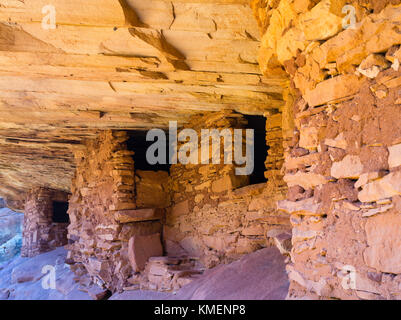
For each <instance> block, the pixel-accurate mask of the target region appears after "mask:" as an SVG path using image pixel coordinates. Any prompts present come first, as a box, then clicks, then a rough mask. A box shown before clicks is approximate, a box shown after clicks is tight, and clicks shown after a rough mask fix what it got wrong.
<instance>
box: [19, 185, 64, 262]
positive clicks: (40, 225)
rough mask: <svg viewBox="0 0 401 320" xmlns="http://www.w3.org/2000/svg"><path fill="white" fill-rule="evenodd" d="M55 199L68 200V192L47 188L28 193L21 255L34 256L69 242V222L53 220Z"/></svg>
mask: <svg viewBox="0 0 401 320" xmlns="http://www.w3.org/2000/svg"><path fill="white" fill-rule="evenodd" d="M53 201H67V194H65V193H63V192H59V191H55V190H51V189H47V188H35V189H32V190H31V191H30V192H29V193H28V195H27V197H26V201H25V212H24V230H23V235H22V248H21V256H23V257H33V256H36V255H38V254H40V253H43V252H47V251H50V250H53V249H55V248H56V247H60V246H63V245H65V244H67V226H68V223H55V222H53V220H52V216H53Z"/></svg>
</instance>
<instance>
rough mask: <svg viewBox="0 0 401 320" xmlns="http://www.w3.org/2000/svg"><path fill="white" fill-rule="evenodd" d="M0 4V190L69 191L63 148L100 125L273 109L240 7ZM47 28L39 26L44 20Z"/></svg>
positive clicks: (269, 81) (106, 0)
mask: <svg viewBox="0 0 401 320" xmlns="http://www.w3.org/2000/svg"><path fill="white" fill-rule="evenodd" d="M46 5H48V1H47V0H24V1H21V0H2V1H1V3H0V75H1V76H0V194H1V195H2V196H4V197H7V198H8V199H9V200H19V199H22V197H23V193H24V192H25V191H27V190H29V189H31V188H32V187H35V186H38V185H39V186H48V187H50V188H53V189H59V190H65V191H68V190H69V188H70V182H71V177H72V175H73V172H74V170H73V169H74V168H73V166H74V164H73V156H72V150H73V149H75V148H80V147H81V143H82V141H83V140H85V139H86V138H91V137H94V136H95V135H96V134H97V133H98V132H99V130H102V129H147V128H155V127H162V128H163V127H166V126H167V124H168V121H169V120H178V121H179V124H180V125H181V124H184V123H185V122H186V120H187V119H188V118H189V117H190V116H191V115H192V114H194V113H198V112H202V111H217V110H221V109H226V108H227V109H233V110H235V111H237V112H241V113H244V114H253V115H262V114H263V113H264V112H266V110H268V109H280V108H281V107H282V106H283V100H282V90H283V89H282V88H283V87H284V86H285V84H286V81H287V80H286V77H285V75H284V74H279V75H273V74H272V75H271V76H269V77H266V76H262V74H261V72H260V68H259V65H258V62H257V52H258V48H259V44H260V31H259V29H258V25H257V22H256V20H255V19H254V16H253V12H252V9H251V7H250V6H249V2H248V0H192V1H183V0H177V1H167V0H162V1H153V0H152V1H148V0H146V1H140V0H120V1H117V0H86V1H85V2H84V3H83V2H82V1H80V0H68V1H66V0H53V1H52V5H54V7H55V9H56V28H55V29H49V30H46V29H43V28H42V20H43V18H44V17H45V16H46V14H44V13H42V8H43V7H44V6H46ZM45 22H48V21H45Z"/></svg>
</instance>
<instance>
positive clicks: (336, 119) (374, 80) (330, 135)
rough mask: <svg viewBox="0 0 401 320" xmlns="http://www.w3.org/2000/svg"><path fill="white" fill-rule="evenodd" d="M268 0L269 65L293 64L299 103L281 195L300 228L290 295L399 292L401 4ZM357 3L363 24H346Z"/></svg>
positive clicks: (265, 64)
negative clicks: (284, 193) (347, 8)
mask: <svg viewBox="0 0 401 320" xmlns="http://www.w3.org/2000/svg"><path fill="white" fill-rule="evenodd" d="M264 2H265V1H254V9H255V12H256V13H257V19H259V22H260V25H261V26H263V28H262V33H263V34H264V36H263V40H262V50H261V55H260V62H261V66H262V70H263V71H264V72H265V73H266V74H269V72H270V70H272V71H275V72H278V70H280V69H281V70H284V69H283V68H282V66H284V67H285V71H286V72H287V73H288V74H289V76H290V78H291V80H292V84H291V93H292V95H290V97H289V98H290V99H292V100H293V101H294V103H293V104H292V109H291V110H286V114H291V113H292V114H293V116H294V118H293V119H294V126H293V136H292V139H287V140H286V141H285V150H284V151H285V153H284V154H285V163H284V173H285V176H284V180H285V182H286V183H287V185H288V188H289V189H288V194H287V200H285V201H280V202H279V204H278V207H279V209H280V210H282V211H283V212H287V213H289V214H291V224H292V227H293V230H292V243H293V248H292V251H291V261H290V263H289V264H288V266H287V271H288V273H289V277H290V280H291V286H290V292H289V295H288V298H315V299H331V298H335V299H400V298H401V255H400V252H401V251H400V247H401V241H400V239H401V238H400V232H399V230H400V227H401V218H400V215H399V212H400V209H401V198H400V195H401V186H400V181H401V180H400V177H401V175H400V174H401V171H400V168H401V129H400V126H399V123H400V121H401V112H400V109H399V108H400V105H401V99H400V93H401V70H400V61H401V49H400V44H401V32H400V22H401V18H400V17H401V6H400V5H396V3H399V2H398V1H392V2H391V3H392V4H394V6H391V5H388V2H386V3H384V2H383V5H382V6H380V7H379V6H378V3H379V2H380V3H382V1H370V2H369V1H326V0H324V1H290V0H282V1H276V2H274V5H271V6H269V5H267V4H266V3H264ZM269 3H270V2H269ZM346 4H350V5H353V6H354V7H355V8H356V21H357V24H356V25H355V28H349V29H347V30H344V29H343V25H342V22H343V18H344V14H342V12H341V8H342V6H344V5H346ZM258 8H259V9H260V10H259V9H258ZM262 8H263V10H264V11H263V10H262ZM262 12H266V15H263V14H262ZM280 19H282V20H280ZM279 21H281V22H280V23H279ZM301 33H303V35H304V36H303V37H302V38H300V37H299V35H300V34H301ZM300 39H301V40H300ZM284 44H285V45H284ZM289 106H290V105H289V104H287V107H289Z"/></svg>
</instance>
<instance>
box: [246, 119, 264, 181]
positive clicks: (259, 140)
mask: <svg viewBox="0 0 401 320" xmlns="http://www.w3.org/2000/svg"><path fill="white" fill-rule="evenodd" d="M244 117H245V119H246V120H247V121H248V125H247V126H246V129H253V130H254V137H255V140H254V152H255V153H254V170H253V173H252V174H251V175H250V176H249V184H258V183H263V182H266V181H267V179H266V178H265V171H266V167H265V161H266V157H267V152H268V150H269V147H268V146H267V145H266V118H265V117H263V116H248V115H245V116H244Z"/></svg>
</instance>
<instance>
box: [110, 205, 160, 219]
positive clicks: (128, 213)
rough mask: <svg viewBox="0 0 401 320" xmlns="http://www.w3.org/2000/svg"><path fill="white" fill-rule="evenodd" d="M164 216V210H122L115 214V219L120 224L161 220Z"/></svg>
mask: <svg viewBox="0 0 401 320" xmlns="http://www.w3.org/2000/svg"><path fill="white" fill-rule="evenodd" d="M163 216H164V209H158V208H151V209H136V210H120V211H116V212H115V213H114V219H115V220H116V221H117V222H120V223H129V222H138V221H150V220H160V219H162V218H163Z"/></svg>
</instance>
